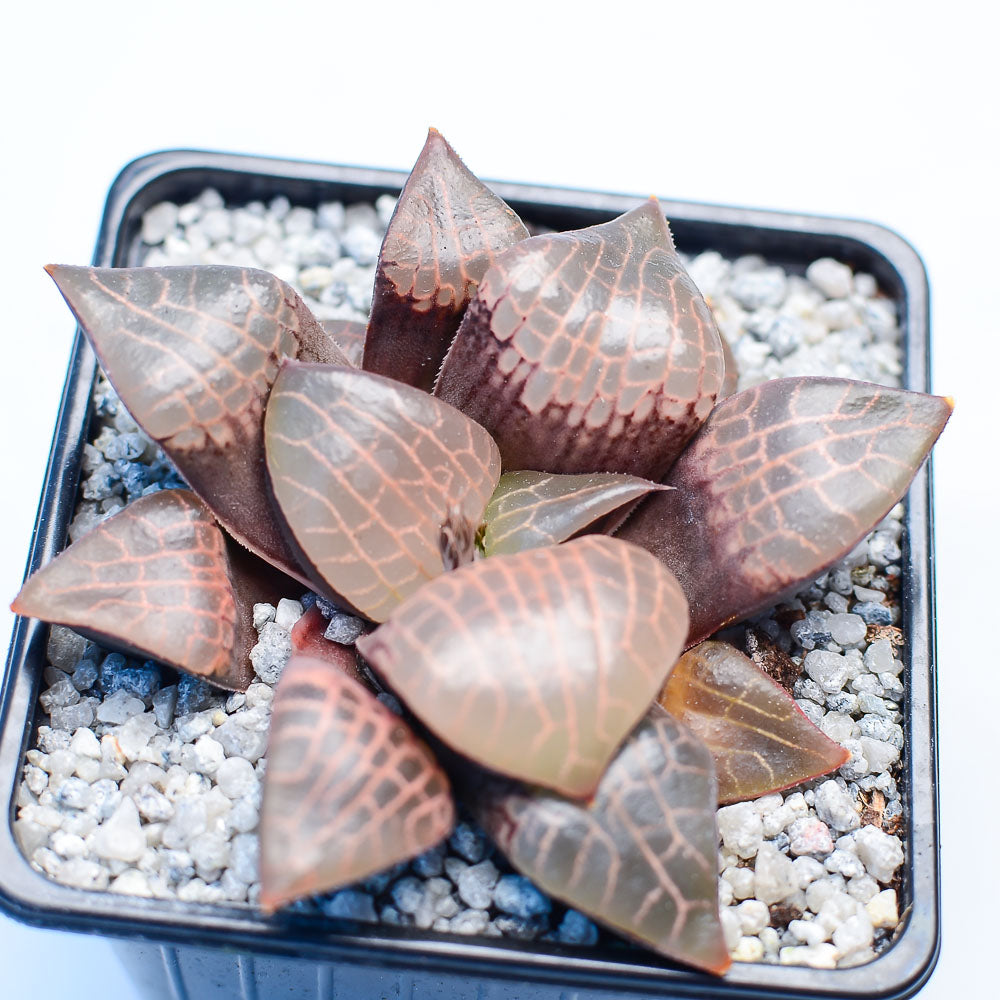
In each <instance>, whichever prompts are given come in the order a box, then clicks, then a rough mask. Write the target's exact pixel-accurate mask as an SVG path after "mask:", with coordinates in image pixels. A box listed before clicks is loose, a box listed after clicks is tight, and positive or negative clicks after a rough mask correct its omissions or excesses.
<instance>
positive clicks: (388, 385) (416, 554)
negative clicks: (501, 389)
mask: <svg viewBox="0 0 1000 1000" xmlns="http://www.w3.org/2000/svg"><path fill="white" fill-rule="evenodd" d="M265 436H266V440H267V462H268V472H269V475H270V479H271V487H272V490H273V493H274V496H275V498H276V500H277V502H278V506H279V507H280V509H281V512H282V515H283V517H284V518H285V521H286V522H287V524H288V526H289V529H290V531H291V533H292V535H293V536H294V538H295V541H296V544H297V545H298V547H299V548H300V549H301V550H302V552H303V553H304V554H305V556H306V559H307V561H308V562H309V563H310V564H311V565H312V566H313V567H315V570H316V572H317V573H318V574H319V576H320V577H321V578H322V579H323V580H324V581H326V583H327V585H328V587H330V588H333V590H334V591H336V592H338V593H339V594H341V595H343V596H344V597H346V598H347V600H348V601H350V602H351V603H352V604H353V605H354V606H355V607H356V608H357V609H358V610H359V611H361V612H362V613H363V614H365V615H366V616H368V617H369V618H372V619H373V620H375V621H383V620H384V619H385V618H386V617H387V616H388V614H389V613H390V611H391V610H392V608H394V607H395V606H396V604H398V603H399V601H401V600H402V599H404V598H405V597H406V596H407V595H408V594H410V593H412V592H413V591H414V590H415V589H416V588H417V587H419V586H420V585H421V584H422V583H424V582H426V581H427V580H429V579H432V578H433V577H435V576H437V575H438V574H439V573H441V572H442V571H443V569H444V567H443V564H442V562H441V552H440V547H439V542H440V535H441V528H442V525H444V523H445V522H446V520H447V518H448V516H449V514H450V513H453V512H456V511H457V513H458V514H460V515H461V516H462V517H464V518H465V519H466V520H468V521H469V522H470V523H472V524H474V525H478V524H479V520H480V518H481V516H482V513H483V510H484V508H485V507H486V503H487V501H488V500H489V498H490V495H491V494H492V492H493V489H494V487H495V486H496V483H497V480H498V479H499V476H500V457H499V455H498V453H497V450H496V445H494V444H493V442H492V440H490V437H489V435H488V434H487V433H486V432H485V431H484V430H483V429H482V428H481V427H478V426H477V425H476V424H474V423H473V422H472V421H471V420H469V419H468V418H466V417H465V416H463V415H462V414H461V413H459V412H458V411H457V410H454V409H453V408H452V407H450V406H448V405H446V404H444V403H442V402H440V400H437V399H435V398H434V397H432V396H428V395H427V394H426V393H423V392H420V391H419V390H417V389H413V388H411V387H410V386H407V385H403V384H402V383H399V382H395V381H393V380H391V379H387V378H383V377H382V376H379V375H373V374H371V373H369V372H358V371H354V370H349V369H345V368H334V367H327V366H320V365H297V364H293V363H289V364H287V365H286V366H285V367H284V368H283V370H282V372H281V374H280V375H279V377H278V379H277V381H276V383H275V387H274V390H273V392H272V394H271V400H270V403H269V405H268V412H267V417H266V421H265Z"/></svg>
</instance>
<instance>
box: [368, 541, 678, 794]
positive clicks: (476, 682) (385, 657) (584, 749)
mask: <svg viewBox="0 0 1000 1000" xmlns="http://www.w3.org/2000/svg"><path fill="white" fill-rule="evenodd" d="M686 631H687V608H686V605H685V601H684V597H683V595H682V594H681V592H680V588H679V587H678V586H677V584H676V582H675V581H674V579H673V578H672V577H671V575H670V574H669V573H668V572H667V571H666V570H664V568H663V566H662V565H661V564H660V563H659V562H658V561H657V560H655V559H653V558H652V557H650V556H649V554H648V553H646V552H643V551H642V550H641V549H639V548H636V547H635V546H632V545H627V544H625V543H623V542H619V541H617V540H616V539H612V538H605V537H600V536H589V537H586V538H580V539H577V540H576V541H573V542H567V543H566V544H565V545H561V546H558V547H549V548H543V549H532V550H529V551H526V552H521V553H518V554H517V555H511V556H496V557H494V558H491V559H486V560H484V561H482V562H477V563H473V564H472V565H469V566H463V567H461V568H460V569H457V570H455V571H454V572H453V573H448V574H446V575H445V576H442V577H439V578H438V579H436V580H434V581H432V582H431V583H430V584H428V585H427V586H425V587H423V588H422V589H421V590H419V591H417V592H416V593H415V594H414V595H413V596H412V597H411V598H410V599H409V600H408V601H406V602H405V603H404V604H402V605H401V606H400V607H399V608H397V609H396V611H395V612H394V613H393V614H392V615H391V617H390V618H389V620H388V621H387V622H386V623H385V624H384V625H383V626H382V627H381V628H379V629H377V630H376V631H375V632H373V633H372V634H371V635H369V636H366V637H364V638H363V639H359V640H358V649H359V650H360V651H361V653H362V655H363V656H364V657H365V658H366V659H367V660H368V661H369V663H371V665H372V666H373V667H374V668H375V670H376V671H378V673H379V674H380V675H381V676H382V677H383V678H385V680H386V681H387V682H388V683H389V684H390V686H391V687H392V689H393V690H394V691H396V692H397V693H398V694H399V696H400V697H401V698H402V699H403V700H404V701H405V702H406V704H407V705H408V706H409V707H410V708H411V709H412V710H413V712H414V713H415V714H416V715H417V716H418V717H419V718H420V719H421V721H423V722H424V723H425V724H426V725H427V726H428V727H429V728H430V729H431V730H432V731H433V732H434V733H435V734H436V735H437V736H439V737H440V738H441V739H442V740H444V741H445V742H446V743H447V744H449V745H450V746H452V747H453V748H454V749H456V750H458V751H459V752H460V753H462V754H465V755H466V756H468V757H471V758H472V759H473V760H475V761H477V762H478V763H480V764H485V765H486V766H488V767H491V768H493V769H494V770H496V771H500V772H501V773H503V774H507V775H511V776H513V777H517V778H522V779H524V780H526V781H531V782H534V783H536V784H540V785H545V786H546V787H549V788H556V789H558V790H560V791H562V792H564V793H565V794H567V795H575V796H585V795H589V794H591V793H592V792H593V790H594V788H595V786H596V785H597V782H598V780H599V779H600V776H601V773H602V772H603V770H604V768H605V766H606V765H607V763H608V760H609V759H610V758H611V755H612V754H613V753H614V751H615V749H616V747H617V746H618V744H619V743H620V742H621V741H622V740H623V739H624V737H625V735H626V733H628V731H629V730H630V729H631V728H632V726H634V725H635V724H636V722H637V721H638V720H639V719H640V718H641V717H642V714H643V712H645V710H646V708H647V707H648V705H649V702H650V699H651V697H655V695H656V692H657V691H658V690H659V688H660V686H662V683H663V680H664V679H665V678H666V674H667V671H669V669H670V668H671V666H672V665H673V663H674V660H675V659H676V657H677V654H678V653H679V652H680V646H681V643H682V642H683V637H684V634H686Z"/></svg>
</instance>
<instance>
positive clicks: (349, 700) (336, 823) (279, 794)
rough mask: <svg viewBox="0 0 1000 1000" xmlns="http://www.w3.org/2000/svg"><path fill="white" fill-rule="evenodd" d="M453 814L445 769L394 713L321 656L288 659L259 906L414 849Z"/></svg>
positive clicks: (268, 796)
mask: <svg viewBox="0 0 1000 1000" xmlns="http://www.w3.org/2000/svg"><path fill="white" fill-rule="evenodd" d="M454 818H455V813H454V806H453V803H452V799H451V793H450V786H449V784H448V779H447V777H446V776H445V774H444V772H443V771H442V770H441V769H440V767H438V765H437V763H436V762H435V761H434V759H433V757H432V756H431V755H430V753H429V751H428V750H427V748H426V747H425V746H424V745H423V743H421V742H420V741H419V740H417V739H416V737H415V736H414V735H413V733H412V732H411V731H410V729H409V728H408V727H407V725H406V724H405V723H404V722H403V721H402V720H401V719H400V718H398V716H396V715H394V714H393V713H392V712H390V711H389V710H388V709H387V708H385V706H383V705H382V704H381V703H380V702H379V701H378V700H377V699H376V698H375V697H374V696H373V695H371V694H369V693H368V692H367V691H366V690H365V689H364V688H362V687H361V685H360V684H358V683H357V682H356V681H353V680H351V679H350V678H348V677H347V676H346V675H345V674H343V673H341V672H340V671H339V670H337V669H335V668H333V667H331V665H330V664H329V663H326V662H323V661H321V660H315V659H313V658H311V657H307V656H294V657H293V658H292V659H291V660H290V661H289V663H288V666H287V667H286V668H285V671H284V673H283V674H282V677H281V681H280V683H279V685H278V690H277V693H276V695H275V699H274V713H273V715H272V718H271V731H270V737H269V748H268V767H267V776H266V779H265V785H264V798H263V804H262V809H261V879H262V888H261V905H262V906H263V907H264V908H265V909H266V910H273V909H274V908H275V907H278V906H281V905H283V904H284V903H287V902H289V901H291V900H293V899H297V898H299V897H300V896H306V895H311V894H313V893H317V892H324V891H328V890H330V889H334V888H338V887H339V886H342V885H346V884H350V883H352V882H355V881H357V880H358V879H361V878H365V877H366V876H368V875H371V874H373V873H375V872H378V871H381V870H383V869H384V868H387V867H388V866H389V865H392V864H394V863H395V862H397V861H401V860H404V859H406V858H410V857H413V856H415V855H417V854H420V853H421V852H422V851H425V850H427V849H428V848H430V847H433V846H434V844H436V843H437V842H438V841H440V840H441V839H442V838H443V837H444V836H446V835H447V834H448V832H449V831H450V830H451V828H452V826H453V825H454Z"/></svg>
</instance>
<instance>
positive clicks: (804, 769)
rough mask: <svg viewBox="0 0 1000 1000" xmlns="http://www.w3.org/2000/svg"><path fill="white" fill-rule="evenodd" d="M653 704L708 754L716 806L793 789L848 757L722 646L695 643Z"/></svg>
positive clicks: (764, 679)
mask: <svg viewBox="0 0 1000 1000" xmlns="http://www.w3.org/2000/svg"><path fill="white" fill-rule="evenodd" d="M659 702H660V704H661V705H662V706H663V707H664V708H665V709H666V710H667V711H668V712H669V713H670V714H671V715H672V716H673V717H674V718H675V719H679V720H680V721H681V722H683V723H684V724H685V725H686V726H687V727H688V728H689V729H690V730H691V731H692V732H693V733H694V734H695V735H696V736H697V737H699V738H700V739H701V740H702V742H703V743H704V744H705V745H706V746H707V747H708V749H709V750H710V751H711V752H712V757H713V758H714V760H715V771H716V774H717V775H718V777H719V801H720V802H737V801H739V800H741V799H754V798H757V797H758V796H759V795H766V794H767V793H768V792H776V791H780V790H782V789H784V788H791V787H792V786H793V785H799V784H801V783H802V782H803V781H808V780H809V779H810V778H816V777H818V776H819V775H821V774H826V773H827V772H828V771H832V770H834V769H835V768H838V767H840V766H841V765H842V764H844V763H845V762H846V761H847V760H848V758H849V757H850V756H851V755H850V754H849V753H848V752H847V751H846V750H845V749H844V748H843V747H842V746H840V745H839V744H837V743H834V742H833V740H831V739H829V738H828V737H827V736H826V735H825V734H824V733H822V732H821V731H820V730H819V729H817V728H816V726H814V725H813V724H812V723H811V722H810V721H809V720H808V719H807V718H806V716H805V715H804V714H803V712H802V709H800V708H799V706H798V705H796V704H795V701H794V700H793V699H792V697H791V696H790V695H789V694H788V693H787V692H786V691H784V690H783V689H782V688H781V687H780V686H779V685H777V684H776V683H775V682H774V681H772V680H771V678H770V677H768V676H767V675H766V674H764V673H762V672H761V671H760V670H759V669H758V668H757V667H755V666H754V664H753V663H752V662H751V660H750V659H749V658H747V657H746V656H744V655H743V654H742V653H741V652H739V651H738V650H736V649H734V648H733V647H732V646H730V645H728V644H727V643H724V642H702V643H699V644H698V645H697V646H695V647H694V649H689V650H688V651H687V652H686V653H685V654H684V655H683V656H682V657H681V658H680V660H678V662H677V666H675V667H674V669H673V671H672V672H671V674H670V677H669V678H668V680H667V683H666V686H665V687H664V688H663V691H662V692H661V693H660V697H659Z"/></svg>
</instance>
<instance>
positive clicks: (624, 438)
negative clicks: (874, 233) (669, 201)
mask: <svg viewBox="0 0 1000 1000" xmlns="http://www.w3.org/2000/svg"><path fill="white" fill-rule="evenodd" d="M722 379H723V360H722V347H721V344H720V342H719V334H718V331H717V330H716V327H715V322H714V320H713V319H712V315H711V312H710V311H709V308H708V306H707V305H706V304H705V300H704V299H703V298H702V297H701V295H700V294H699V292H698V289H697V288H696V287H695V285H694V283H693V282H692V281H691V279H690V278H689V277H688V275H687V272H686V271H685V270H684V268H683V266H682V264H681V262H680V258H679V257H678V256H677V253H676V251H675V250H674V244H673V240H672V239H671V237H670V232H669V230H668V228H667V223H666V220H665V219H664V218H663V212H662V211H661V210H660V206H659V203H658V202H657V201H656V200H655V199H651V200H650V201H648V202H646V204H644V205H642V206H641V207H640V208H636V209H634V210H633V211H631V212H628V213H627V214H625V215H623V216H621V217H620V218H618V219H615V220H614V221H612V222H608V223H605V224H604V225H600V226H592V227H590V228H589V229H581V230H579V231H578V232H573V233H557V234H554V235H550V236H535V237H532V238H531V239H528V240H524V241H523V242H521V243H518V244H516V245H515V246H514V247H512V248H511V249H510V250H507V251H506V252H505V253H503V254H501V255H500V256H499V257H497V260H496V263H495V264H494V265H493V267H491V268H490V270H489V271H488V272H487V273H486V276H485V277H484V278H483V280H482V282H481V283H480V286H479V292H478V294H477V295H476V297H475V299H473V301H472V302H471V303H470V305H469V308H468V310H467V311H466V314H465V318H464V319H463V321H462V325H461V327H460V329H459V332H458V335H457V336H456V338H455V341H454V343H453V344H452V346H451V349H450V350H449V352H448V356H447V358H446V359H445V362H444V366H443V367H442V370H441V376H440V378H439V380H438V383H437V386H436V387H435V392H436V394H437V395H439V396H440V397H441V398H442V399H444V400H447V401H448V402H449V403H452V404H453V405H455V406H457V407H458V408H459V409H460V410H462V411H463V412H465V413H467V414H468V415H469V416H470V417H472V419H473V420H476V421H478V422H479V423H481V424H482V425H483V426H484V427H485V428H486V429H487V430H488V431H489V432H490V433H491V434H492V435H493V437H494V438H495V439H496V441H497V444H498V445H499V446H500V454H501V455H502V456H503V464H504V467H505V468H508V469H538V470H543V471H546V472H584V473H586V472H628V473H632V474H634V475H637V476H643V477H645V478H647V479H654V480H655V479H659V478H660V477H661V476H662V475H663V474H664V473H665V472H666V471H667V469H668V468H669V467H670V465H671V463H672V462H673V460H674V458H675V457H676V455H677V454H678V453H679V452H680V450H681V448H683V446H684V444H685V442H686V441H687V440H688V439H689V438H690V437H691V435H692V434H694V433H695V431H697V429H698V427H699V426H700V425H701V423H702V421H703V420H704V419H705V418H706V417H707V416H708V413H709V411H710V410H711V409H712V404H713V403H714V402H715V398H716V396H717V394H718V392H719V389H720V388H721V386H722Z"/></svg>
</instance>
